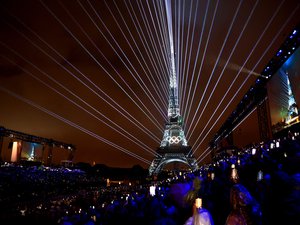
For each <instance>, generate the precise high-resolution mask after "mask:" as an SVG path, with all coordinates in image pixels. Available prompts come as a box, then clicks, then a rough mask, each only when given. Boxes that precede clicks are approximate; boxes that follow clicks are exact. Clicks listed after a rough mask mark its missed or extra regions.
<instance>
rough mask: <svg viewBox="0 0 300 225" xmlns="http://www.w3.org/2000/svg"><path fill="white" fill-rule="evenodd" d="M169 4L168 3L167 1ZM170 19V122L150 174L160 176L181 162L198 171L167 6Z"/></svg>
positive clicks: (167, 124) (168, 6)
mask: <svg viewBox="0 0 300 225" xmlns="http://www.w3.org/2000/svg"><path fill="white" fill-rule="evenodd" d="M166 2H167V1H166ZM166 12H167V19H168V30H169V38H170V40H169V41H170V42H169V43H170V50H171V51H170V57H169V59H170V65H171V66H170V85H169V105H168V121H167V123H166V126H165V130H164V135H163V140H162V141H161V144H160V147H159V148H158V149H157V153H158V156H156V157H155V158H154V159H153V161H152V163H151V165H150V167H149V174H150V175H154V174H158V173H159V172H160V171H161V170H162V169H163V167H164V166H165V165H166V164H168V163H172V162H181V163H184V164H186V165H188V166H189V167H190V168H191V169H192V170H193V171H195V170H197V169H198V164H197V161H196V159H195V158H194V157H193V156H192V154H190V153H191V146H189V145H188V144H187V140H186V138H185V134H184V131H183V129H182V117H181V115H180V110H179V103H178V86H177V76H176V71H175V57H174V48H173V32H172V22H171V21H170V20H171V9H170V5H168V4H166Z"/></svg>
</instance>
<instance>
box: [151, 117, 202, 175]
mask: <svg viewBox="0 0 300 225" xmlns="http://www.w3.org/2000/svg"><path fill="white" fill-rule="evenodd" d="M190 152H191V147H190V146H188V145H187V141H186V139H185V135H184V132H183V130H182V127H181V120H180V116H179V117H176V118H172V119H171V120H170V122H169V123H167V125H166V128H165V132H164V137H163V140H162V142H161V145H160V147H159V148H158V149H157V153H158V154H159V156H156V157H155V158H154V159H153V161H152V163H151V165H150V167H149V174H150V175H156V174H158V173H159V172H160V171H161V170H162V169H163V167H164V166H165V165H166V164H169V163H173V162H180V163H184V164H186V165H187V166H189V167H190V168H191V170H192V171H195V170H197V169H198V164H197V162H196V159H195V158H194V157H193V156H192V155H190V154H189V153H190Z"/></svg>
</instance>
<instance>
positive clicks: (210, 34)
mask: <svg viewBox="0 0 300 225" xmlns="http://www.w3.org/2000/svg"><path fill="white" fill-rule="evenodd" d="M170 2H171V8H172V21H173V24H172V28H173V38H174V49H175V60H176V70H177V74H178V83H179V100H180V107H181V114H182V116H183V118H184V130H185V134H186V137H187V140H188V143H189V145H191V146H192V147H193V150H194V151H195V152H194V155H195V157H196V158H199V157H200V156H201V154H202V152H203V151H205V150H206V149H207V147H208V142H209V141H210V140H211V139H212V137H213V135H214V134H215V132H216V131H218V129H219V128H220V126H221V125H222V123H223V122H224V121H225V120H226V118H227V117H228V116H229V115H230V114H231V112H232V111H233V110H234V109H235V107H236V105H237V104H238V103H239V101H240V99H241V98H242V96H243V95H244V94H245V93H246V91H247V90H248V89H249V88H250V86H251V85H252V84H253V83H254V81H255V79H256V78H257V76H258V75H259V73H260V72H261V71H262V70H263V69H264V67H265V66H266V64H267V63H268V62H269V60H270V59H271V58H272V57H273V56H274V54H275V53H276V51H277V50H278V48H279V46H280V45H281V44H282V43H283V41H284V40H285V39H286V37H287V35H288V34H289V33H290V32H291V31H292V30H293V28H294V27H295V26H296V25H297V24H298V23H299V22H300V18H299V15H300V3H299V1H298V0H294V1H292V0H286V1H282V0H266V1H254V0H253V1H252V0H245V1H239V0H230V1H221V0H220V1H206V0H203V1H192V0H186V1H179V0H176V1H170ZM0 7H1V11H0V18H1V21H0V26H1V29H0V46H1V47H0V51H1V53H0V99H1V103H0V104H1V107H0V125H1V126H4V127H5V128H8V129H13V130H17V131H21V132H24V133H28V134H32V135H37V136H41V137H46V138H52V139H54V140H58V141H62V142H66V143H72V144H73V145H75V146H76V153H75V158H74V161H75V162H79V161H82V162H89V163H92V162H95V163H103V164H106V165H109V166H117V167H132V166H133V165H135V164H140V165H142V166H143V167H145V168H147V167H148V166H149V163H150V162H151V160H152V159H153V157H154V156H153V153H151V151H155V149H156V148H157V147H159V145H160V141H161V139H162V136H163V130H164V123H165V122H166V119H167V106H168V105H167V104H168V80H169V71H170V66H169V65H170V45H169V36H168V31H167V26H168V25H167V18H166V12H165V7H166V6H165V2H164V1H161V0H148V1H142V0H115V1H112V0H107V1H103V0H100V1H92V0H85V1H73V0H61V1H56V0H51V1H50V0H49V1H38V0H26V1H22V0H19V1H18V0H7V1H5V0H4V1H1V3H0ZM248 123H249V124H251V123H250V122H249V121H248ZM252 124H253V123H252ZM253 126H256V124H254V125H253ZM254 130H255V129H254ZM241 137H245V138H246V139H247V138H249V136H247V137H246V136H245V135H244V136H243V135H242V136H241ZM240 141H241V140H240ZM247 141H249V140H245V143H246V144H247ZM131 152H132V153H134V154H135V156H139V157H142V158H140V159H137V158H136V157H135V156H132V155H131ZM201 159H202V158H201V157H200V158H199V160H201ZM204 161H205V160H203V161H201V163H203V162H204Z"/></svg>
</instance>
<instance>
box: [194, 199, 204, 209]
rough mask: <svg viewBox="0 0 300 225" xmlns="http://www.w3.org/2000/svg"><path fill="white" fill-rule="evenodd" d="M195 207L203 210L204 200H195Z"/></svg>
mask: <svg viewBox="0 0 300 225" xmlns="http://www.w3.org/2000/svg"><path fill="white" fill-rule="evenodd" d="M195 206H196V208H197V209H199V208H202V198H196V199H195Z"/></svg>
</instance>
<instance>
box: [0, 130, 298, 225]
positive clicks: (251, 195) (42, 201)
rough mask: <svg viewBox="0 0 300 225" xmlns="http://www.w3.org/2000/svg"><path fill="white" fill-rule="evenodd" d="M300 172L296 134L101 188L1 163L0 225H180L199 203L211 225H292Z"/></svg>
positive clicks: (92, 179)
mask: <svg viewBox="0 0 300 225" xmlns="http://www.w3.org/2000/svg"><path fill="white" fill-rule="evenodd" d="M299 165H300V139H299V134H298V133H294V134H290V136H288V137H285V138H283V139H276V140H270V141H269V142H264V143H258V144H255V145H252V146H248V147H247V148H244V149H239V150H237V149H235V150H232V151H228V150H226V151H223V152H220V153H219V154H218V155H216V156H215V158H214V161H213V162H212V163H211V164H208V165H204V166H202V167H201V168H200V169H199V170H198V171H194V172H189V173H181V172H180V173H176V174H174V173H173V174H172V175H171V176H170V177H169V178H167V179H164V180H159V179H158V180H153V179H152V180H150V179H145V180H143V182H140V183H134V182H133V183H132V184H131V183H126V184H118V183H116V184H112V185H107V182H106V181H107V180H106V179H107V177H101V175H99V174H97V173H96V174H89V173H88V172H87V171H82V170H78V169H74V168H71V169H68V168H49V167H44V166H38V167H37V166H34V167H22V166H20V165H14V164H8V163H2V165H1V167H0V196H1V197H0V223H1V224H24V223H25V224H45V225H46V224H61V225H77V224H89V225H92V224H101V225H114V224H136V225H152V224H153V225H183V224H185V223H186V222H187V221H188V220H189V219H190V218H191V217H192V216H193V213H194V212H195V210H194V208H193V207H194V201H195V199H196V198H201V200H202V206H201V210H199V212H200V211H201V212H207V213H208V214H209V215H211V222H210V223H209V224H211V225H212V224H215V225H225V224H226V225H231V224H234V225H239V224H246V225H250V224H253V225H255V224H257V225H274V224H289V225H293V224H295V225H296V224H300V166H299ZM150 186H152V187H155V194H154V193H150V192H149V189H150ZM194 218H196V217H194ZM190 221H191V220H190ZM186 224H189V223H186ZM194 224H195V223H194ZM207 224H208V223H207Z"/></svg>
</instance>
